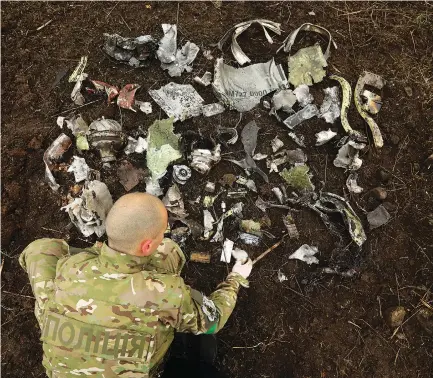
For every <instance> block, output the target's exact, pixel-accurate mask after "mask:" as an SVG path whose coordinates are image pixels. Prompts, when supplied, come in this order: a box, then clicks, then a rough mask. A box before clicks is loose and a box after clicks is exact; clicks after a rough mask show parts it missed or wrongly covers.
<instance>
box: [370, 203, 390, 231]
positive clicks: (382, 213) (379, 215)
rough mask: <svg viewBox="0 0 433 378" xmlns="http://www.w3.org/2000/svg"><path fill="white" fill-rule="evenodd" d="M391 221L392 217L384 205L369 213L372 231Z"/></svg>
mask: <svg viewBox="0 0 433 378" xmlns="http://www.w3.org/2000/svg"><path fill="white" fill-rule="evenodd" d="M390 219H391V215H390V214H389V213H388V210H386V208H385V206H383V205H379V206H378V207H376V209H374V210H373V211H370V212H369V213H367V221H368V224H369V225H370V230H374V229H375V228H377V227H380V226H383V225H385V224H387V223H388V222H389V220H390Z"/></svg>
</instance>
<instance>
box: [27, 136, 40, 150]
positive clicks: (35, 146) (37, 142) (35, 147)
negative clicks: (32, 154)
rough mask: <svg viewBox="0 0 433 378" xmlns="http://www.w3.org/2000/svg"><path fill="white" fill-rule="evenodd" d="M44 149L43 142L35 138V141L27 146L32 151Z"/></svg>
mask: <svg viewBox="0 0 433 378" xmlns="http://www.w3.org/2000/svg"><path fill="white" fill-rule="evenodd" d="M41 147H42V141H41V140H40V139H39V138H38V137H33V139H32V140H31V141H30V142H29V144H28V145H27V148H30V149H31V150H40V149H41Z"/></svg>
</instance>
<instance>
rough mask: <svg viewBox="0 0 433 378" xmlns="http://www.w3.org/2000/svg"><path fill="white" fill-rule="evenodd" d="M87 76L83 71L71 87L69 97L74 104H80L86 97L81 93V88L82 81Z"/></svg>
mask: <svg viewBox="0 0 433 378" xmlns="http://www.w3.org/2000/svg"><path fill="white" fill-rule="evenodd" d="M87 76H88V75H87V74H86V73H84V72H83V73H82V74H81V75H80V76H78V77H77V81H76V83H75V85H74V88H73V89H72V92H71V99H72V101H73V102H74V104H75V105H78V106H82V105H84V103H85V102H86V99H85V98H84V96H83V95H82V93H81V88H82V86H83V81H84V80H86V79H87Z"/></svg>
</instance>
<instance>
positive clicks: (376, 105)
mask: <svg viewBox="0 0 433 378" xmlns="http://www.w3.org/2000/svg"><path fill="white" fill-rule="evenodd" d="M362 97H364V98H365V100H366V102H365V104H364V106H363V109H364V110H365V111H367V112H369V113H370V114H377V113H379V110H380V108H381V107H382V97H380V96H379V95H377V94H376V93H373V92H370V91H368V90H367V89H365V90H364V92H362Z"/></svg>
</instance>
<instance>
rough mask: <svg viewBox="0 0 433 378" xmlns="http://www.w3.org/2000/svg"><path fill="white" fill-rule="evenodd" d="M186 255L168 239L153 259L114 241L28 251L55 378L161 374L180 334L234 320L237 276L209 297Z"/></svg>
mask: <svg viewBox="0 0 433 378" xmlns="http://www.w3.org/2000/svg"><path fill="white" fill-rule="evenodd" d="M184 262H185V257H184V255H183V253H182V251H181V250H180V248H179V246H178V245H177V244H176V243H174V242H173V241H171V240H170V239H164V241H163V243H162V244H161V245H160V246H159V248H158V250H157V252H155V253H153V254H152V255H151V256H149V257H136V256H131V255H127V254H124V253H119V252H117V251H115V250H113V249H111V248H110V247H108V246H107V245H106V244H102V243H96V244H95V245H94V246H93V247H91V248H87V249H75V248H72V247H69V246H68V244H67V243H66V242H65V241H63V240H58V239H40V240H36V241H34V242H33V243H31V244H30V245H29V246H28V247H27V248H26V249H25V250H24V251H23V253H22V254H21V256H20V264H21V266H22V267H23V268H24V269H25V270H26V271H27V273H28V275H29V279H30V283H31V286H32V289H33V293H34V295H35V298H36V304H35V315H36V318H37V320H38V322H39V325H40V327H41V340H42V341H43V351H44V357H43V365H44V367H45V368H46V372H47V375H48V376H49V377H50V378H63V377H76V376H88V375H92V376H96V377H103V378H110V377H118V376H121V377H125V378H133V377H134V378H135V377H140V378H143V377H148V376H153V375H154V373H155V372H156V370H157V367H158V364H159V363H160V362H161V360H162V358H163V356H164V355H165V353H166V352H167V349H168V347H169V346H170V344H171V342H172V340H173V337H174V331H175V330H177V331H179V332H192V333H195V334H200V333H215V332H218V330H220V329H221V328H222V327H223V326H224V324H225V323H226V322H227V319H228V318H229V316H230V314H231V312H232V310H233V308H234V306H235V304H236V299H237V293H238V290H239V286H240V285H242V286H247V285H248V281H247V280H245V279H244V278H243V277H241V276H240V275H239V274H236V273H230V274H229V275H228V277H227V279H226V281H224V282H222V283H221V284H220V285H219V286H218V288H217V290H216V291H214V292H213V293H212V294H211V295H210V296H209V297H206V296H204V295H202V294H201V293H199V292H197V291H196V290H194V289H191V288H190V287H189V286H188V285H186V284H185V283H184V281H183V279H182V278H181V277H180V275H179V274H180V271H181V269H182V266H183V264H184Z"/></svg>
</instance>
